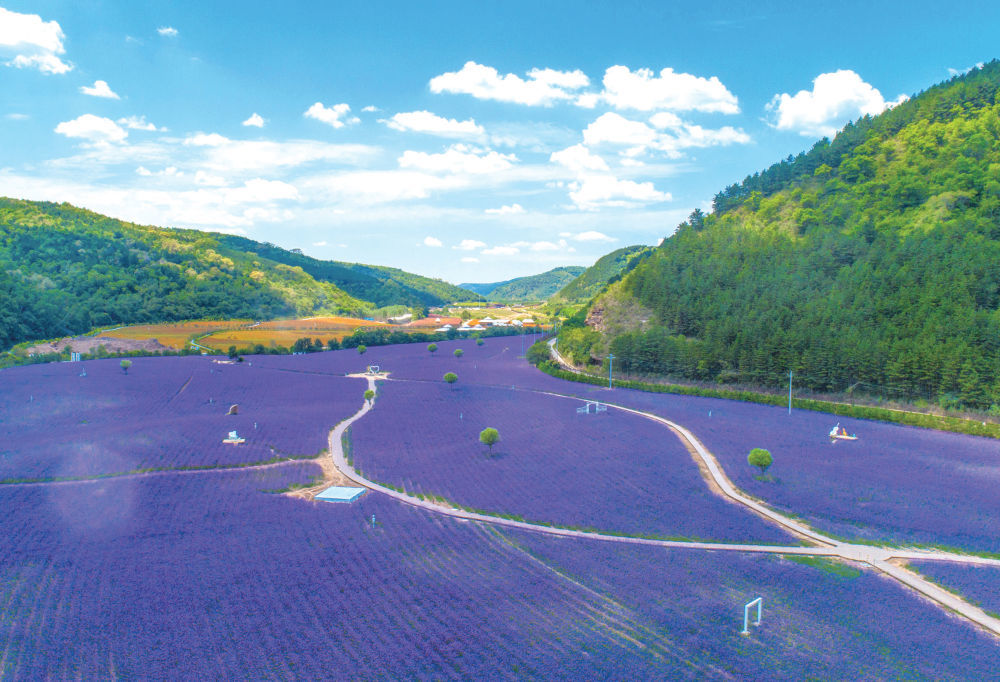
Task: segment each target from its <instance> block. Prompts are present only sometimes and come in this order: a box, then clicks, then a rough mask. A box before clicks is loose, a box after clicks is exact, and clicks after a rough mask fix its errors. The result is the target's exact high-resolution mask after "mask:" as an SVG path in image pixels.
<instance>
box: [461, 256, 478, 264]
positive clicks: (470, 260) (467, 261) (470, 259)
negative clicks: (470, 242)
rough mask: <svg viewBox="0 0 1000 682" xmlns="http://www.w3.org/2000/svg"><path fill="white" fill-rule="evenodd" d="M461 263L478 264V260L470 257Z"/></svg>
mask: <svg viewBox="0 0 1000 682" xmlns="http://www.w3.org/2000/svg"><path fill="white" fill-rule="evenodd" d="M462 262H463V263H478V262H479V259H478V258H473V257H472V256H466V257H465V258H463V259H462Z"/></svg>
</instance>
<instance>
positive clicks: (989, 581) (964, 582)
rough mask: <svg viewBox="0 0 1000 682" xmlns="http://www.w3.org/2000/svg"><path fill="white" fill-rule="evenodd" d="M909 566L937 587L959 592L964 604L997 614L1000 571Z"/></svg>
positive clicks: (971, 566)
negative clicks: (936, 584)
mask: <svg viewBox="0 0 1000 682" xmlns="http://www.w3.org/2000/svg"><path fill="white" fill-rule="evenodd" d="M910 564H911V565H912V566H913V567H914V568H916V569H917V570H918V571H920V573H922V574H924V575H925V576H927V577H928V578H930V579H931V580H933V581H934V582H936V583H938V584H939V585H943V586H944V587H945V588H947V589H949V590H953V591H955V592H958V594H960V595H962V597H964V598H965V599H966V600H967V601H969V602H971V603H973V604H976V605H977V606H979V607H980V608H981V609H983V610H985V611H989V612H991V613H993V614H998V613H1000V569H997V568H996V567H995V566H976V565H975V564H958V563H952V562H949V561H911V562H910Z"/></svg>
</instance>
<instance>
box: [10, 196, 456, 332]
mask: <svg viewBox="0 0 1000 682" xmlns="http://www.w3.org/2000/svg"><path fill="white" fill-rule="evenodd" d="M258 247H259V248H258ZM327 265H329V267H330V268H331V269H332V271H335V272H336V273H342V272H348V273H351V272H358V273H359V275H358V277H357V281H358V282H360V285H359V286H357V287H354V289H355V290H356V291H359V292H362V293H364V292H372V293H374V294H377V295H373V297H372V299H365V300H362V299H361V298H359V297H357V296H352V295H351V294H349V293H347V292H345V291H344V290H343V289H341V288H339V287H338V286H336V285H335V284H332V283H331V282H329V281H324V278H325V275H326V274H327V273H326V272H325V271H324V268H325V267H327ZM307 266H308V269H307ZM372 273H381V274H380V275H378V276H376V275H373V274H372ZM379 277H381V279H379ZM330 279H336V278H335V277H330ZM428 283H431V284H428ZM439 284H440V286H438V285H439ZM366 287H367V288H366ZM454 290H456V288H455V287H451V286H450V285H447V284H446V283H444V282H440V283H439V282H437V281H436V280H428V279H427V278H422V277H419V276H417V275H410V274H409V273H404V272H403V271H401V270H400V271H396V270H393V269H390V268H387V269H380V268H378V267H375V266H360V265H354V264H350V265H346V266H345V265H344V264H338V263H333V264H326V263H324V262H323V261H316V260H315V259H311V258H307V257H305V256H302V255H301V254H296V253H295V252H289V251H284V250H282V249H278V248H277V247H274V246H271V245H262V244H258V243H257V242H253V241H251V240H247V239H240V238H232V237H230V236H227V235H221V234H214V233H208V232H200V231H197V230H177V229H167V228H157V227H147V226H141V225H135V224H132V223H127V222H123V221H119V220H114V219H112V218H108V217H106V216H102V215H100V214H97V213H93V212H90V211H86V210H83V209H79V208H75V207H73V206H70V205H69V204H53V203H45V202H32V201H21V200H17V199H3V198H0V349H3V348H8V347H10V346H11V345H13V344H16V343H19V342H21V341H25V340H29V339H39V338H51V337H55V336H61V335H69V334H77V333H82V332H86V331H88V330H89V329H91V328H93V327H95V326H103V325H109V324H128V323H140V322H159V321H171V320H186V319H197V318H228V317H232V318H255V319H267V318H273V317H280V316H301V315H313V314H347V315H359V314H362V313H367V312H370V311H372V310H373V309H374V308H375V307H376V305H385V304H404V305H409V304H413V303H415V302H416V303H424V302H425V301H426V300H434V301H435V302H436V301H438V300H439V298H438V297H440V298H447V296H448V295H449V294H450V293H451V292H453V291H454ZM457 291H459V292H460V294H459V295H457V296H456V298H461V297H465V296H466V295H467V292H461V290H457ZM393 292H397V293H398V297H394V296H393ZM372 300H374V303H373V302H372Z"/></svg>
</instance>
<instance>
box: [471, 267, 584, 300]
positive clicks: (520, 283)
mask: <svg viewBox="0 0 1000 682" xmlns="http://www.w3.org/2000/svg"><path fill="white" fill-rule="evenodd" d="M584 270H586V268H584V267H583V266H579V265H570V266H566V267H560V268H553V269H552V270H548V271H546V272H543V273H540V274H537V275H528V276H527V277H516V278H514V279H509V280H507V281H504V282H489V283H485V284H460V285H459V286H460V287H462V288H463V289H469V290H471V291H474V292H476V293H477V294H479V295H480V296H483V297H485V298H486V299H488V300H490V301H544V300H546V299H548V298H549V297H550V296H552V295H553V294H555V293H556V292H557V291H559V290H560V289H562V288H563V287H564V286H566V285H567V284H569V283H570V282H572V281H573V280H574V279H576V278H577V277H578V276H579V275H580V274H581V273H582V272H583V271H584Z"/></svg>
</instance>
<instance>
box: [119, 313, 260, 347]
mask: <svg viewBox="0 0 1000 682" xmlns="http://www.w3.org/2000/svg"><path fill="white" fill-rule="evenodd" d="M248 324H251V322H250V320H201V321H197V322H171V323H166V324H142V325H136V326H134V327H123V328H122V329H114V330H111V331H106V332H103V333H102V334H101V336H110V337H112V338H116V339H134V340H137V341H143V340H146V339H156V340H157V341H159V342H160V343H162V344H163V345H164V346H169V347H171V348H175V349H177V350H181V349H183V348H184V347H185V346H187V343H188V341H189V340H190V339H191V338H192V337H194V336H198V335H199V334H205V333H207V332H211V331H216V330H221V329H238V328H240V327H245V326H246V325H248Z"/></svg>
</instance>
